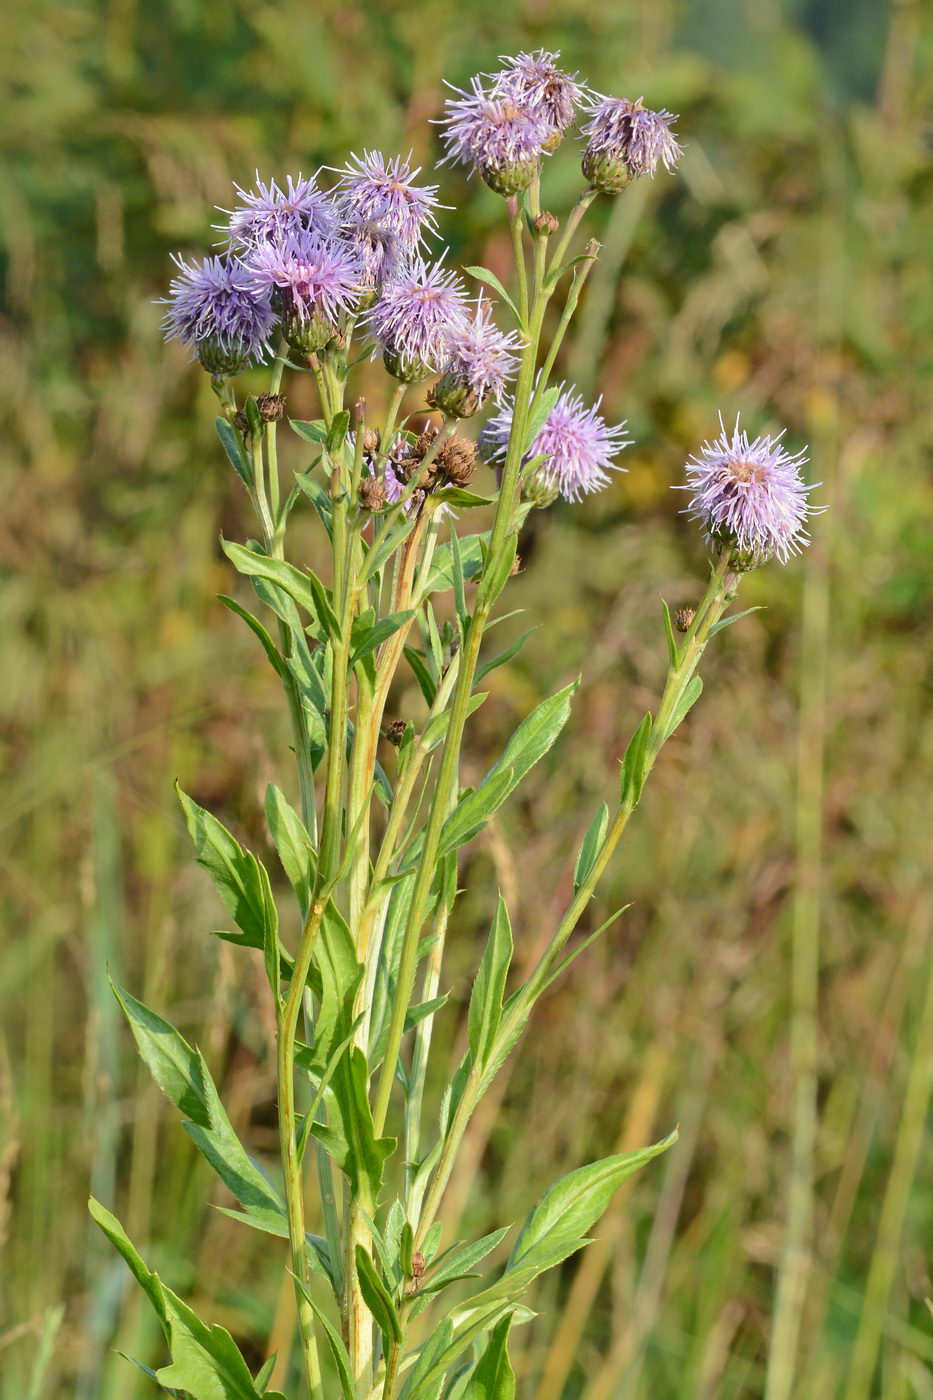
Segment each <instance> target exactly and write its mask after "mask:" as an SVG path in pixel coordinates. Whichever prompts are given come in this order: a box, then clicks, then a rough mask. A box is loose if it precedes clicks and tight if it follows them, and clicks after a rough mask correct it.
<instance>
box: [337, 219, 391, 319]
mask: <svg viewBox="0 0 933 1400" xmlns="http://www.w3.org/2000/svg"><path fill="white" fill-rule="evenodd" d="M338 237H339V239H340V242H341V243H343V244H345V245H346V246H347V247H348V248H349V249H350V250H351V252H352V253H353V254H354V256H355V257H356V258H358V259H359V263H360V268H361V276H360V282H361V284H362V287H363V289H364V292H363V297H362V300H361V301H360V307H361V309H363V308H365V307H368V306H372V305H373V303H374V302H375V301H376V300H377V298H378V296H379V293H380V292H381V290H382V288H383V286H384V285H385V284H386V283H387V282H392V281H394V279H395V278H397V277H400V276H401V275H402V273H403V272H404V270H405V267H406V265H407V263H408V256H409V252H408V249H406V248H405V246H404V245H403V244H402V242H401V241H400V239H399V238H397V237H396V235H395V234H394V233H390V232H389V230H388V229H386V228H384V227H383V226H381V225H380V224H370V223H366V224H351V225H349V226H348V225H344V227H343V228H342V229H341V230H340V233H339V235H338Z"/></svg>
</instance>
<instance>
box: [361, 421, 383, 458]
mask: <svg viewBox="0 0 933 1400" xmlns="http://www.w3.org/2000/svg"><path fill="white" fill-rule="evenodd" d="M381 441H382V435H381V434H380V432H379V429H378V428H364V429H363V451H364V452H365V453H366V454H367V455H368V456H370V457H372V456H373V455H374V454H375V453H376V452H378V451H379V444H380V442H381Z"/></svg>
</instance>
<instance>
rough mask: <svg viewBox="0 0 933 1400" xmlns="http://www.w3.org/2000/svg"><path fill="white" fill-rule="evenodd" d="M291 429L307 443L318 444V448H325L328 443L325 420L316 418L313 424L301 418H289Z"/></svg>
mask: <svg viewBox="0 0 933 1400" xmlns="http://www.w3.org/2000/svg"><path fill="white" fill-rule="evenodd" d="M288 423H289V427H290V428H291V430H292V432H294V433H297V434H298V436H299V437H300V438H304V440H305V442H314V443H317V445H318V447H323V446H324V444H325V443H326V442H327V424H326V423H325V422H324V419H323V418H315V419H314V420H313V421H312V422H304V421H303V420H302V419H300V418H289V420H288Z"/></svg>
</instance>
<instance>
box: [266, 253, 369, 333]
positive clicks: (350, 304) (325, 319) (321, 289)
mask: <svg viewBox="0 0 933 1400" xmlns="http://www.w3.org/2000/svg"><path fill="white" fill-rule="evenodd" d="M249 267H250V269H251V271H252V274H253V280H254V282H255V284H256V286H257V287H260V288H265V289H267V290H268V291H270V292H272V293H273V295H274V296H276V297H277V298H278V299H279V301H280V303H281V307H282V312H283V319H284V325H285V332H286V335H287V336H288V337H289V343H290V344H293V345H294V346H295V348H296V349H299V350H302V351H304V352H305V353H306V354H311V353H313V352H314V351H315V350H319V349H321V347H322V346H323V345H326V343H327V341H328V340H330V339H331V337H332V336H333V334H334V331H335V329H336V326H337V322H338V321H339V319H340V317H341V316H342V315H344V314H346V313H347V312H349V311H351V310H352V309H353V308H354V307H355V305H356V303H357V302H358V301H359V299H360V294H361V290H362V284H363V268H362V264H361V262H360V260H359V258H358V257H357V256H356V254H355V253H354V252H353V250H352V249H351V248H349V247H348V246H347V245H346V244H343V243H341V242H339V241H338V240H337V239H333V238H322V237H321V236H320V235H319V234H317V233H289V234H286V235H285V237H283V238H282V239H281V240H279V241H278V242H275V243H262V244H260V245H259V246H258V247H256V248H254V249H253V251H252V253H251V254H250V259H249Z"/></svg>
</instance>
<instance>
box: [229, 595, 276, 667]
mask: <svg viewBox="0 0 933 1400" xmlns="http://www.w3.org/2000/svg"><path fill="white" fill-rule="evenodd" d="M217 599H218V601H219V602H221V603H223V605H224V607H225V608H229V609H230V611H231V612H232V613H236V615H237V617H241V618H242V619H243V621H244V622H245V623H246V625H247V627H248V628H249V629H250V631H251V632H252V633H253V634H254V635H255V636H256V637H258V638H259V644H260V646H261V647H262V649H263V651H264V652H265V653H266V656H267V657H268V658H269V661H270V662H271V663H272V667H273V670H274V671H275V673H276V675H279V676H282V677H285V676H286V675H287V674H288V668H287V667H286V665H285V661H284V659H283V658H282V656H281V654H280V652H279V649H278V647H277V646H276V645H275V642H274V641H273V640H272V638H271V637H270V636H269V633H268V632H267V631H266V629H265V627H263V625H262V623H261V622H260V621H259V618H258V617H254V616H253V614H252V613H251V612H250V611H249V609H248V608H244V607H243V605H242V604H241V603H238V602H237V600H236V599H235V598H230V597H228V595H227V594H226V593H218V594H217Z"/></svg>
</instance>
